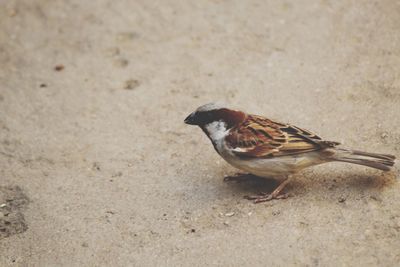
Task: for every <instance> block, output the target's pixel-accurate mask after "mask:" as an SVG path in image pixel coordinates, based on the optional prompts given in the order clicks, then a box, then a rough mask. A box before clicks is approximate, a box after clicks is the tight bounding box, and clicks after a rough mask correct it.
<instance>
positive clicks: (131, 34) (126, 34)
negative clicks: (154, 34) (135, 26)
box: [117, 32, 139, 42]
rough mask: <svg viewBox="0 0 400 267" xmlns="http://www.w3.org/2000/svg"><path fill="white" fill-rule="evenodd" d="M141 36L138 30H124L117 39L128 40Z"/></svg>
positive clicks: (120, 40)
mask: <svg viewBox="0 0 400 267" xmlns="http://www.w3.org/2000/svg"><path fill="white" fill-rule="evenodd" d="M137 37H139V34H137V33H136V32H123V33H119V34H118V35H117V41H119V42H128V41H131V40H133V39H135V38H137Z"/></svg>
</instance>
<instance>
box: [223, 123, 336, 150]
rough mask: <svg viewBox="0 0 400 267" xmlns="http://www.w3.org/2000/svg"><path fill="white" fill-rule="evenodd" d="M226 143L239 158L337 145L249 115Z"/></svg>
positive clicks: (305, 131)
mask: <svg viewBox="0 0 400 267" xmlns="http://www.w3.org/2000/svg"><path fill="white" fill-rule="evenodd" d="M227 143H228V144H229V145H230V146H231V148H232V150H233V152H234V153H235V154H237V155H238V156H243V157H272V156H286V155H293V154H299V153H305V152H310V151H315V150H319V149H322V148H326V147H332V146H335V145H338V144H339V143H336V142H329V141H323V140H322V139H321V138H320V137H319V136H317V135H315V134H313V133H311V132H309V131H307V130H303V129H300V128H297V127H296V126H293V125H289V124H283V123H278V122H274V121H272V120H269V119H267V118H264V117H261V116H255V115H249V116H248V118H247V119H246V120H245V121H244V122H243V123H242V124H241V125H240V126H238V127H236V128H233V129H231V131H230V134H229V135H228V136H227Z"/></svg>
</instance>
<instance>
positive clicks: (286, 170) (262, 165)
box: [220, 152, 326, 180]
mask: <svg viewBox="0 0 400 267" xmlns="http://www.w3.org/2000/svg"><path fill="white" fill-rule="evenodd" d="M220 155H221V156H222V157H223V158H224V159H225V160H226V161H227V162H228V163H229V164H231V165H232V166H234V167H236V168H238V169H241V170H243V171H245V172H249V173H251V174H254V175H257V176H260V177H268V178H274V179H277V180H280V179H286V177H287V176H288V175H290V174H293V173H296V172H298V171H300V170H302V169H304V168H307V167H310V166H313V165H317V164H321V163H324V162H326V161H325V160H322V159H321V158H320V157H319V155H318V153H316V152H309V153H304V154H299V155H292V156H284V157H276V158H261V159H255V158H249V159H238V158H237V157H234V156H232V155H230V154H228V153H221V154H220Z"/></svg>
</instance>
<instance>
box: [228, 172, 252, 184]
mask: <svg viewBox="0 0 400 267" xmlns="http://www.w3.org/2000/svg"><path fill="white" fill-rule="evenodd" d="M251 177H252V175H251V174H249V173H240V172H238V173H236V174H234V175H229V176H225V177H224V182H236V183H242V182H246V181H248V180H249V178H251Z"/></svg>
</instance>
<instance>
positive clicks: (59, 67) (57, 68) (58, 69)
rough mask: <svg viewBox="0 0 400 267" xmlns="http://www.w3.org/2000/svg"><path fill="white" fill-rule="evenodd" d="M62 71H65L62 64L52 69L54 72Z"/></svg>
mask: <svg viewBox="0 0 400 267" xmlns="http://www.w3.org/2000/svg"><path fill="white" fill-rule="evenodd" d="M63 69H65V66H64V65H62V64H58V65H56V66H55V67H54V70H55V71H62V70H63Z"/></svg>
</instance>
